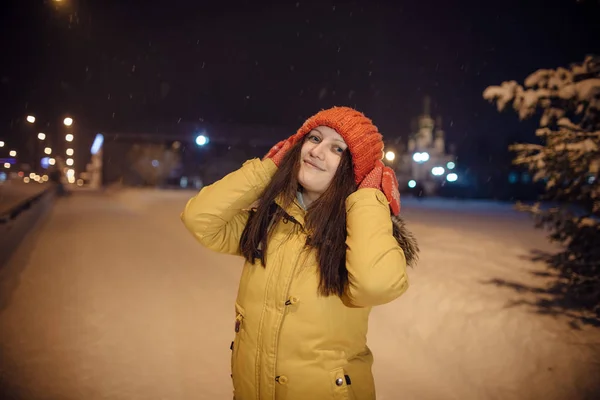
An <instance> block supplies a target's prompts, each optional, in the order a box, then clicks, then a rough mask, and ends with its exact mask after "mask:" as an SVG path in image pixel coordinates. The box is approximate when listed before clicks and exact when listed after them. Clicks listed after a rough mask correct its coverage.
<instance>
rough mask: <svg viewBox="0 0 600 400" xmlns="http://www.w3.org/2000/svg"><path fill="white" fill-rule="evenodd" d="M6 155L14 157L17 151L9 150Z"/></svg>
mask: <svg viewBox="0 0 600 400" xmlns="http://www.w3.org/2000/svg"><path fill="white" fill-rule="evenodd" d="M8 155H9V156H11V157H16V156H17V152H16V151H15V150H11V151H9V152H8Z"/></svg>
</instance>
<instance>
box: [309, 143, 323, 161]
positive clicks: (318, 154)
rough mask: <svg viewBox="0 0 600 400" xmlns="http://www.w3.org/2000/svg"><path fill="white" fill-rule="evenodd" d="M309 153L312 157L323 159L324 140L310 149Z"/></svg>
mask: <svg viewBox="0 0 600 400" xmlns="http://www.w3.org/2000/svg"><path fill="white" fill-rule="evenodd" d="M309 153H310V155H311V156H312V157H315V158H318V159H320V160H322V159H323V142H321V143H319V144H317V145H316V146H315V147H313V148H312V149H310V152H309Z"/></svg>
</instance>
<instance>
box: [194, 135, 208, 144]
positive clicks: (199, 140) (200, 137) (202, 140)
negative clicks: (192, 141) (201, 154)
mask: <svg viewBox="0 0 600 400" xmlns="http://www.w3.org/2000/svg"><path fill="white" fill-rule="evenodd" d="M196 144H197V145H198V146H204V145H206V144H208V138H207V137H206V136H204V135H198V136H196Z"/></svg>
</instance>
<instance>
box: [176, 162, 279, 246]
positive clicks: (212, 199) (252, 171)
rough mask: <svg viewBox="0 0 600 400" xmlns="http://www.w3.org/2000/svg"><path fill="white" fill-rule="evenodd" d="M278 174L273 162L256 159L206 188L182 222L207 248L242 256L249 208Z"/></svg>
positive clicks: (190, 202)
mask: <svg viewBox="0 0 600 400" xmlns="http://www.w3.org/2000/svg"><path fill="white" fill-rule="evenodd" d="M276 170H277V167H276V166H275V163H273V161H272V160H271V159H267V160H264V161H261V160H259V159H257V158H255V159H252V160H249V161H246V162H245V163H244V165H243V166H242V167H241V168H240V169H238V170H236V171H234V172H232V173H230V174H228V175H227V176H225V177H224V178H222V179H221V180H219V181H217V182H215V183H213V184H212V185H209V186H206V187H204V188H203V189H202V190H200V192H199V193H198V194H197V195H196V196H194V197H192V198H191V199H190V200H189V201H188V202H187V204H186V206H185V209H184V210H183V213H182V214H181V220H182V221H183V223H184V225H185V227H186V228H187V229H188V230H189V231H190V232H191V233H192V234H193V235H194V237H196V239H197V240H198V241H199V242H200V243H201V244H202V245H204V246H206V247H208V248H209V249H211V250H214V251H217V252H220V253H225V254H233V255H239V254H240V249H239V243H240V237H241V236H242V232H243V231H244V227H245V226H246V222H247V221H248V215H249V208H250V206H251V205H252V203H254V202H255V201H256V200H258V198H259V196H260V195H261V194H262V192H263V190H264V188H265V187H266V186H267V185H268V184H269V182H270V181H271V178H272V177H273V174H274V173H275V171H276Z"/></svg>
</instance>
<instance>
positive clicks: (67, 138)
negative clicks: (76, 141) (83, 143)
mask: <svg viewBox="0 0 600 400" xmlns="http://www.w3.org/2000/svg"><path fill="white" fill-rule="evenodd" d="M73 138H74V136H73V135H72V134H70V133H69V134H67V135H66V136H65V140H66V141H67V142H72V141H73Z"/></svg>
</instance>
